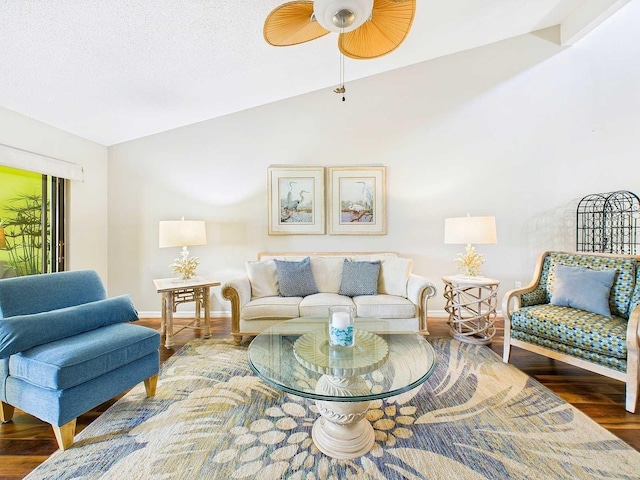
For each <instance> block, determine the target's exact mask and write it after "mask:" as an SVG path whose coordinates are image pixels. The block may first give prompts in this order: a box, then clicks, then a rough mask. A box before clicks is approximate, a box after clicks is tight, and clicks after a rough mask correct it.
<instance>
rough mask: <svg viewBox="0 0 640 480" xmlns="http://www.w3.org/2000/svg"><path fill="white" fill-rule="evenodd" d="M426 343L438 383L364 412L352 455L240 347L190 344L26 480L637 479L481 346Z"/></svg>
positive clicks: (598, 437) (635, 465) (632, 455)
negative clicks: (318, 440) (318, 433)
mask: <svg viewBox="0 0 640 480" xmlns="http://www.w3.org/2000/svg"><path fill="white" fill-rule="evenodd" d="M429 341H430V342H431V343H432V345H433V346H434V348H435V350H436V354H437V368H436V370H435V372H434V373H433V374H432V376H431V377H430V378H429V380H428V381H427V382H426V383H425V384H423V385H422V386H421V387H418V388H416V389H414V390H412V391H410V392H407V393H405V394H402V395H399V396H396V397H393V398H389V399H387V400H385V401H374V402H372V404H371V408H370V411H369V413H368V416H369V420H370V421H371V423H372V424H373V427H374V429H375V436H376V443H375V445H374V447H373V449H372V450H371V451H370V452H369V453H368V454H367V455H365V456H363V457H361V458H357V459H355V460H334V459H331V458H328V457H327V456H325V455H324V454H322V453H321V452H320V451H319V450H318V449H317V448H316V447H315V445H314V444H313V441H312V439H311V436H310V432H311V426H312V424H313V422H314V420H315V419H316V418H317V417H318V414H317V409H316V406H315V403H314V402H313V401H311V400H307V399H304V398H300V397H296V396H293V395H289V394H284V393H282V392H280V391H278V390H276V389H275V388H273V387H270V386H268V385H267V384H265V383H264V382H263V381H262V380H260V379H259V378H257V377H256V376H255V375H254V374H253V373H252V372H251V370H250V369H249V367H248V366H247V354H246V347H235V346H234V345H233V343H232V342H231V341H222V340H193V341H192V342H190V343H189V344H187V345H185V346H184V347H183V348H182V349H181V350H180V351H179V352H177V353H176V354H175V355H174V356H172V357H171V358H170V359H169V360H168V361H167V362H166V363H165V364H164V365H163V368H162V372H161V375H160V381H159V383H158V389H157V395H156V396H155V397H154V398H151V399H147V398H146V397H145V395H144V388H143V387H142V386H137V387H136V388H134V389H133V390H131V391H130V392H129V393H128V394H127V395H125V396H124V397H123V398H122V399H120V400H119V401H118V402H117V403H116V404H114V405H113V406H112V407H111V408H110V409H109V410H107V411H106V412H105V413H104V414H103V415H101V416H100V417H99V418H98V419H97V420H95V421H94V422H93V423H91V424H90V425H89V426H88V427H87V428H86V429H85V430H83V431H82V432H81V433H80V434H79V435H78V436H77V437H76V442H75V444H74V446H73V447H72V448H70V449H69V450H67V451H65V452H61V451H58V452H56V453H55V454H53V455H52V456H51V457H50V458H49V459H48V460H47V461H46V462H44V463H43V464H42V465H40V466H39V467H38V468H37V469H36V470H34V471H33V472H32V473H31V474H30V475H28V476H27V477H26V478H27V479H29V480H35V479H72V478H73V479H96V478H105V479H106V478H113V479H119V480H120V479H156V478H157V479H164V478H167V479H168V478H172V479H173V478H179V479H198V478H211V479H253V478H258V479H260V480H270V479H296V480H303V479H304V480H314V479H336V480H337V479H376V480H378V479H379V480H389V479H412V480H414V479H456V478H460V479H465V480H468V479H471V480H472V479H480V478H486V479H492V480H493V479H510V478H514V479H527V480H528V479H559V478H562V479H572V480H574V479H587V478H588V479H600V478H602V479H604V478H607V479H611V478H616V479H624V478H629V479H631V478H634V479H635V478H638V475H639V472H640V453H638V452H637V451H635V450H634V449H633V448H631V447H629V446H628V445H627V444H625V443H624V442H623V441H621V440H619V439H617V438H616V437H615V436H613V435H612V434H610V433H609V432H607V431H606V430H605V429H603V428H602V427H600V426H599V425H597V424H596V423H595V422H593V421H592V420H591V419H589V418H588V417H586V416H585V415H583V414H582V413H581V412H580V411H578V410H577V409H575V408H574V407H572V406H571V405H569V404H568V403H566V402H565V401H564V400H562V399H560V398H559V397H557V396H556V395H554V394H553V393H552V392H550V391H549V390H548V389H547V388H545V387H544V386H542V385H540V384H539V383H538V382H537V381H535V380H534V379H532V378H530V377H528V376H527V375H525V374H524V373H522V372H521V371H520V370H518V369H517V368H515V367H513V366H511V365H508V364H504V363H503V362H502V361H501V360H500V358H499V357H498V356H497V355H496V354H495V353H493V352H492V351H491V350H490V349H489V348H487V347H484V346H478V345H469V344H464V343H459V342H457V341H454V340H450V339H445V338H431V339H429ZM366 378H367V381H368V382H369V383H370V384H371V385H372V386H375V383H376V378H375V372H374V375H373V376H370V377H369V376H368V377H366ZM378 381H379V379H378Z"/></svg>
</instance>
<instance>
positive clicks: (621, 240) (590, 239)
mask: <svg viewBox="0 0 640 480" xmlns="http://www.w3.org/2000/svg"><path fill="white" fill-rule="evenodd" d="M638 219H640V199H638V196H637V195H636V194H635V193H632V192H628V191H626V190H620V191H617V192H608V193H593V194H590V195H587V196H586V197H584V198H583V199H582V200H580V203H578V211H577V236H576V250H577V251H579V252H600V253H617V254H631V255H635V254H636V252H638V251H640V248H638V247H639V245H638V241H639V240H640V238H639V236H638Z"/></svg>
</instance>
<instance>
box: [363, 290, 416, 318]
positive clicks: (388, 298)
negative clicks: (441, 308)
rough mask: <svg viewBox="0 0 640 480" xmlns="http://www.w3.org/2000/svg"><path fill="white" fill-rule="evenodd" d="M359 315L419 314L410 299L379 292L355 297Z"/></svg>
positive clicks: (387, 316) (409, 316) (414, 315)
mask: <svg viewBox="0 0 640 480" xmlns="http://www.w3.org/2000/svg"><path fill="white" fill-rule="evenodd" d="M353 303H354V304H355V306H356V316H357V317H371V318H413V317H416V316H417V315H418V312H417V310H416V306H415V305H414V304H413V302H411V301H410V300H407V299H406V298H404V297H399V296H397V295H385V294H379V295H375V296H371V295H364V296H360V297H353Z"/></svg>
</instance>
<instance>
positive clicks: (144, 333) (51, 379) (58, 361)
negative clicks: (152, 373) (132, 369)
mask: <svg viewBox="0 0 640 480" xmlns="http://www.w3.org/2000/svg"><path fill="white" fill-rule="evenodd" d="M159 347H160V334H159V333H158V332H157V331H155V330H153V329H151V328H147V327H142V326H139V325H129V324H116V325H109V326H106V327H103V328H100V329H97V330H92V331H90V332H85V333H81V334H79V335H74V336H72V337H69V338H65V339H63V340H57V341H55V342H51V343H47V344H46V345H40V346H37V347H34V348H32V349H30V350H26V351H24V352H21V353H18V354H16V355H12V356H11V358H9V374H10V375H11V376H13V377H17V378H20V379H23V380H24V381H26V382H29V383H31V384H34V385H38V386H40V387H43V388H49V389H52V390H63V389H67V388H71V387H74V386H76V385H80V384H82V383H85V382H87V381H89V380H92V379H94V378H98V377H100V376H102V375H104V374H105V373H108V372H110V371H112V370H115V369H117V368H120V367H122V366H123V365H127V364H129V363H131V362H134V361H136V360H138V359H140V358H142V357H145V356H147V355H149V354H150V353H153V352H154V351H157V350H158V348H159Z"/></svg>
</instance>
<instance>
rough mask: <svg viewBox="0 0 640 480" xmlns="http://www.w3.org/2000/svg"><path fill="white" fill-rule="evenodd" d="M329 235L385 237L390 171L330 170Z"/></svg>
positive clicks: (379, 167) (381, 168) (367, 168)
mask: <svg viewBox="0 0 640 480" xmlns="http://www.w3.org/2000/svg"><path fill="white" fill-rule="evenodd" d="M327 176H328V183H329V188H328V192H327V195H328V198H329V207H328V211H329V234H330V235H386V233H387V211H386V209H387V199H386V192H387V168H386V167H384V166H370V167H369V166H367V167H360V166H352V167H329V168H328V173H327Z"/></svg>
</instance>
